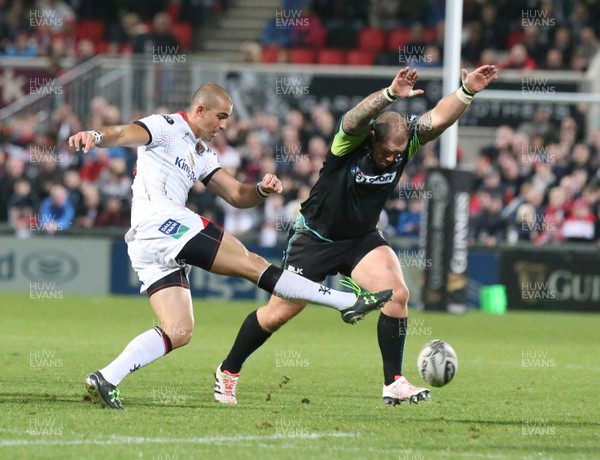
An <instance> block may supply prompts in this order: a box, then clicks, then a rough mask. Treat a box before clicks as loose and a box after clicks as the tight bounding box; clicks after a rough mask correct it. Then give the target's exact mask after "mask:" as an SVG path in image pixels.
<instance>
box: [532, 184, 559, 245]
mask: <svg viewBox="0 0 600 460" xmlns="http://www.w3.org/2000/svg"><path fill="white" fill-rule="evenodd" d="M566 201H567V195H566V193H565V191H564V190H563V189H562V188H560V187H552V188H551V189H550V192H549V193H548V206H546V210H545V212H544V217H543V219H542V223H543V224H544V225H543V226H542V228H541V229H540V233H539V235H538V237H537V238H536V241H535V242H536V243H537V244H548V243H558V242H560V241H561V240H562V238H563V235H562V233H561V228H562V225H563V223H564V221H565V210H564V206H565V204H566Z"/></svg>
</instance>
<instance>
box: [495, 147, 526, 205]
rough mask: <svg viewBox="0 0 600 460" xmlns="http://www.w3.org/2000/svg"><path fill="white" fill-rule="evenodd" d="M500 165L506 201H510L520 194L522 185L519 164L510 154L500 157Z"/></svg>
mask: <svg viewBox="0 0 600 460" xmlns="http://www.w3.org/2000/svg"><path fill="white" fill-rule="evenodd" d="M498 164H499V166H500V175H501V176H502V189H503V191H504V199H505V200H506V201H509V200H511V199H512V198H513V197H514V196H515V195H516V194H517V193H518V190H519V187H520V186H521V183H522V177H521V175H520V172H519V164H518V163H517V160H516V159H515V157H514V156H512V155H511V154H508V153H507V154H503V155H501V156H500V158H499V162H498Z"/></svg>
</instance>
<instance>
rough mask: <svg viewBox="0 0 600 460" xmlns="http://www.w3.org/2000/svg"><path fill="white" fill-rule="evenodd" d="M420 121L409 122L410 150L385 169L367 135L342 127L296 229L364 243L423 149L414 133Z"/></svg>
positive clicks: (301, 211) (332, 238) (414, 118)
mask: <svg viewBox="0 0 600 460" xmlns="http://www.w3.org/2000/svg"><path fill="white" fill-rule="evenodd" d="M418 118H419V117H417V116H413V117H411V118H410V119H409V120H408V142H407V145H406V148H405V149H404V151H403V152H402V153H401V154H400V155H398V157H397V159H396V162H395V163H393V164H391V165H390V166H388V167H387V168H385V169H383V170H379V169H378V168H377V167H376V166H375V163H374V162H373V160H372V159H371V145H370V142H369V139H368V133H367V134H364V135H360V136H351V135H349V134H347V133H345V132H344V130H343V129H342V123H341V122H340V126H339V130H338V132H337V134H336V135H335V137H334V139H333V142H332V144H331V146H330V148H329V151H328V152H327V157H326V159H325V162H324V164H323V168H322V169H321V171H320V172H319V179H318V180H317V183H316V184H315V185H314V187H313V188H312V190H311V192H310V196H309V197H308V199H307V200H306V201H304V202H303V203H302V204H301V207H300V215H299V217H298V219H297V221H296V224H295V229H296V230H299V231H302V230H304V231H310V232H311V233H313V234H314V235H316V236H318V237H319V238H321V239H323V240H326V241H327V240H328V241H337V240H347V239H353V238H360V237H362V236H364V235H366V234H367V233H370V232H372V231H373V230H375V228H376V226H377V222H378V221H379V215H380V213H381V210H382V209H383V206H384V205H385V202H386V200H387V199H388V198H389V196H390V195H391V194H392V192H393V191H394V189H395V187H396V185H397V184H398V181H399V180H400V176H401V175H402V171H403V170H404V166H405V165H406V163H407V162H408V161H409V160H410V159H411V158H412V157H413V156H414V155H415V153H416V151H417V150H418V149H419V147H420V146H421V143H420V141H419V138H418V136H417V133H416V129H415V128H416V122H417V120H418ZM334 152H335V153H334Z"/></svg>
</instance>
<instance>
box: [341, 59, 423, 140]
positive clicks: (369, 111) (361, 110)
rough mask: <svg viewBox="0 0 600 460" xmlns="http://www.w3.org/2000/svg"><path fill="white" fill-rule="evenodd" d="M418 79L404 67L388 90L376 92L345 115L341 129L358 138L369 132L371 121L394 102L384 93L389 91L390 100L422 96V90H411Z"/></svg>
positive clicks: (415, 74)
mask: <svg viewBox="0 0 600 460" xmlns="http://www.w3.org/2000/svg"><path fill="white" fill-rule="evenodd" d="M418 79H419V73H418V72H417V71H416V70H414V69H413V70H411V69H410V67H405V68H404V69H402V70H400V71H399V72H398V74H397V75H396V77H395V78H394V80H393V81H392V84H391V85H390V86H389V88H386V89H384V90H380V91H376V92H374V93H373V94H371V95H369V96H367V97H366V98H364V99H363V100H362V101H360V102H359V103H358V104H357V105H356V107H354V108H353V109H351V110H350V111H348V112H347V113H346V115H345V116H344V119H343V121H342V128H343V129H344V131H345V132H346V133H348V134H351V135H354V136H359V135H361V134H364V133H366V132H367V131H368V130H369V123H370V122H371V119H372V118H373V117H375V116H376V115H378V114H379V112H381V111H382V110H383V109H385V108H386V107H387V106H388V105H390V104H392V103H393V102H394V101H393V100H390V99H388V98H387V97H386V96H385V91H388V90H389V91H391V94H389V95H390V96H392V98H405V97H412V96H418V95H419V94H423V90H421V89H416V90H413V89H412V88H413V85H414V84H415V83H416V82H417V80H418Z"/></svg>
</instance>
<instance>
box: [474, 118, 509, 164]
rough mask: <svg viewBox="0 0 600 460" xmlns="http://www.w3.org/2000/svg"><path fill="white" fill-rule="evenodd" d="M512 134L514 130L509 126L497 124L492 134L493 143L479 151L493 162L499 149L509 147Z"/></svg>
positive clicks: (502, 149) (498, 153)
mask: <svg viewBox="0 0 600 460" xmlns="http://www.w3.org/2000/svg"><path fill="white" fill-rule="evenodd" d="M514 135H515V133H514V130H513V129H512V128H511V127H510V126H508V125H501V126H498V127H497V128H496V133H495V136H494V144H493V145H488V146H486V147H484V148H483V149H482V150H481V153H482V154H484V155H486V156H488V157H489V158H490V160H491V161H492V162H495V161H496V160H497V159H498V156H499V155H500V152H501V151H505V150H508V149H510V148H511V146H512V141H513V137H514Z"/></svg>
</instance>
